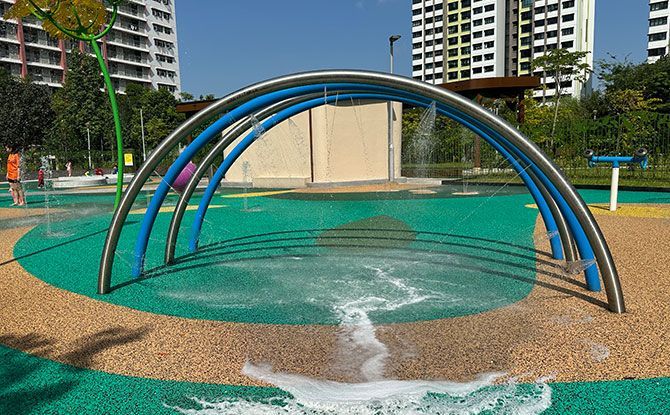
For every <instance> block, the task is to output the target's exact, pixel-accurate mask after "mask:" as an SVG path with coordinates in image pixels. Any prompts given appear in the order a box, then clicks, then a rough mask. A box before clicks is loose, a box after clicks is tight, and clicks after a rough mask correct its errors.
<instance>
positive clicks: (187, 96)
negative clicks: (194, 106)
mask: <svg viewBox="0 0 670 415" xmlns="http://www.w3.org/2000/svg"><path fill="white" fill-rule="evenodd" d="M194 99H195V97H194V96H193V94H191V93H188V92H180V93H179V102H188V101H193V100H194Z"/></svg>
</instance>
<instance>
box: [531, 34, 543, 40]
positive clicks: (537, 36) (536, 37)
mask: <svg viewBox="0 0 670 415" xmlns="http://www.w3.org/2000/svg"><path fill="white" fill-rule="evenodd" d="M533 39H535V40H542V39H544V33H535V35H534V36H533Z"/></svg>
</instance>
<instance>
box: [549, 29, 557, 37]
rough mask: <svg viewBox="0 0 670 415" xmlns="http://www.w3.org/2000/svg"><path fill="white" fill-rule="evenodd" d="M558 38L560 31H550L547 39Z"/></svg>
mask: <svg viewBox="0 0 670 415" xmlns="http://www.w3.org/2000/svg"><path fill="white" fill-rule="evenodd" d="M556 36H558V30H550V31H548V32H547V39H549V38H552V37H556Z"/></svg>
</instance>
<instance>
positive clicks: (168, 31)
mask: <svg viewBox="0 0 670 415" xmlns="http://www.w3.org/2000/svg"><path fill="white" fill-rule="evenodd" d="M154 30H155V31H156V32H158V33H165V34H166V35H169V34H172V29H171V28H169V27H165V26H162V25H159V24H156V23H154Z"/></svg>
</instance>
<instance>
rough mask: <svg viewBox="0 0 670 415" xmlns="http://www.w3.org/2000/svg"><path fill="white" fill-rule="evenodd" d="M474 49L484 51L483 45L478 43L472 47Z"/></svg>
mask: <svg viewBox="0 0 670 415" xmlns="http://www.w3.org/2000/svg"><path fill="white" fill-rule="evenodd" d="M472 49H474V50H482V44H481V43H477V44H476V45H472Z"/></svg>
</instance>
